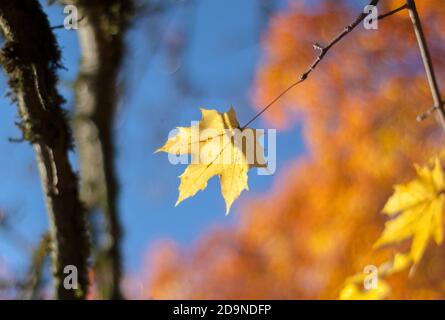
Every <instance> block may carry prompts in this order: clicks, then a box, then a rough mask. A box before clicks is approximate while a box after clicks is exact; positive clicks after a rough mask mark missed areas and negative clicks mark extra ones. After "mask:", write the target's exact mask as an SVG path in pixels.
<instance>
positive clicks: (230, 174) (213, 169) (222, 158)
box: [157, 108, 265, 214]
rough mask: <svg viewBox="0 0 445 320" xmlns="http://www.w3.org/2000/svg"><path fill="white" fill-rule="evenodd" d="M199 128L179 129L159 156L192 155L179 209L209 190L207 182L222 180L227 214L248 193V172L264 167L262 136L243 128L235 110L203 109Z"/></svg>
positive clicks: (180, 194)
mask: <svg viewBox="0 0 445 320" xmlns="http://www.w3.org/2000/svg"><path fill="white" fill-rule="evenodd" d="M201 113H202V119H201V121H200V122H199V124H198V125H197V126H192V127H187V128H186V127H179V128H177V129H178V132H177V134H176V135H175V136H174V137H172V138H170V139H168V140H167V142H166V144H165V145H164V146H163V147H161V148H159V149H158V150H157V152H159V151H162V152H167V153H170V154H176V155H181V154H191V155H192V157H191V163H190V164H189V165H188V167H187V168H186V169H185V171H184V172H183V173H182V174H181V176H180V179H181V184H180V185H179V197H178V200H177V202H176V205H178V204H179V203H181V202H182V201H183V200H185V199H187V198H189V197H192V196H194V195H195V194H196V193H197V192H198V191H200V190H204V189H205V188H206V187H207V181H208V180H210V179H211V178H212V177H214V176H219V178H220V183H221V193H222V195H223V198H224V200H225V203H226V214H228V213H229V211H230V207H231V205H232V203H233V201H234V200H235V199H236V198H238V197H239V195H240V194H241V192H242V191H243V190H245V189H246V190H247V189H248V185H247V179H248V178H247V172H248V170H249V169H250V168H251V167H265V160H264V154H263V153H264V151H263V148H262V146H261V145H260V144H259V143H258V138H259V137H260V135H259V132H257V130H255V129H250V128H240V125H239V123H238V120H237V118H236V114H235V110H234V109H233V108H230V110H229V111H228V112H224V113H220V112H218V111H216V110H207V109H201Z"/></svg>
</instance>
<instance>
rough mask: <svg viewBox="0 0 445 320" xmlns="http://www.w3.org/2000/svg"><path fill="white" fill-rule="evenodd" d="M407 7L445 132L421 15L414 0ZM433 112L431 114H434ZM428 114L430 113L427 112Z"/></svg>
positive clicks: (440, 102)
mask: <svg viewBox="0 0 445 320" xmlns="http://www.w3.org/2000/svg"><path fill="white" fill-rule="evenodd" d="M406 5H407V7H408V11H409V15H410V17H411V21H412V23H413V27H414V32H415V34H416V38H417V43H418V45H419V49H420V54H421V57H422V61H423V65H424V67H425V72H426V76H427V79H428V83H429V86H430V90H431V95H432V98H433V102H434V105H433V109H431V110H432V111H434V110H438V111H439V116H438V121H439V122H440V124H441V125H442V128H443V129H444V130H445V110H444V103H443V100H442V96H441V94H440V89H439V85H438V83H437V79H436V74H435V72H434V67H433V63H432V59H431V54H430V52H429V49H428V44H427V42H426V38H425V34H424V32H423V28H422V23H421V21H420V17H419V13H418V11H417V8H416V3H415V1H414V0H407V1H406ZM432 111H431V112H430V113H432ZM427 113H428V112H427Z"/></svg>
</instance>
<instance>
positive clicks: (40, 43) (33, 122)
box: [0, 0, 89, 299]
mask: <svg viewBox="0 0 445 320" xmlns="http://www.w3.org/2000/svg"><path fill="white" fill-rule="evenodd" d="M0 28H1V31H2V33H3V35H4V40H5V42H4V46H3V49H2V51H1V53H0V62H1V64H2V65H3V67H4V69H5V72H6V74H7V76H8V77H9V85H10V87H11V90H12V93H13V99H14V101H15V102H17V104H18V107H19V115H20V117H21V120H22V123H21V128H22V131H23V136H24V138H25V139H26V140H28V141H30V142H31V143H32V145H33V147H34V150H35V153H36V158H37V164H38V169H39V172H40V179H41V183H42V187H43V191H44V195H45V201H46V207H47V210H48V217H49V225H50V234H51V249H52V261H53V274H54V282H55V297H56V298H60V299H82V298H84V297H85V295H86V293H87V289H88V276H87V258H88V254H89V241H88V232H87V226H86V221H85V215H84V208H83V206H82V203H81V202H80V200H79V196H78V186H77V177H76V175H75V174H74V172H73V170H72V168H71V165H70V163H69V160H68V152H69V150H70V148H71V146H72V141H71V132H70V130H69V127H68V124H67V121H66V118H65V115H64V112H63V110H62V109H61V105H62V104H63V102H64V101H63V98H62V97H61V96H60V95H59V94H58V92H57V89H56V83H57V76H56V70H57V69H58V68H59V67H60V51H59V49H58V46H57V43H56V40H55V37H54V35H53V33H52V31H51V28H50V25H49V22H48V19H47V17H46V15H45V13H44V12H43V11H42V8H41V6H40V4H39V2H38V1H37V0H14V1H11V0H0ZM66 266H75V267H76V268H77V274H78V287H77V290H76V289H66V288H65V286H64V281H63V280H64V278H65V276H67V274H64V268H65V267H66Z"/></svg>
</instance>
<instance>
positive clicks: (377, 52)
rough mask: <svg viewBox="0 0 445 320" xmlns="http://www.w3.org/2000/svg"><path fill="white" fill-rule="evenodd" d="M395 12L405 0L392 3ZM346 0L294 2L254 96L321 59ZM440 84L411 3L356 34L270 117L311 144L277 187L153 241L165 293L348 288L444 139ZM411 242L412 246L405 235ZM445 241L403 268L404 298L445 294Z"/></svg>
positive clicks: (268, 294) (436, 46) (428, 4)
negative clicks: (195, 237)
mask: <svg viewBox="0 0 445 320" xmlns="http://www.w3.org/2000/svg"><path fill="white" fill-rule="evenodd" d="M382 5H383V7H384V8H386V9H387V10H389V9H393V8H395V7H398V6H400V5H403V2H402V1H384V2H383V3H382ZM418 7H419V11H420V12H421V15H422V17H423V20H424V25H425V28H426V33H427V35H428V41H429V43H430V45H431V49H432V53H433V59H434V63H435V65H436V68H437V70H438V75H439V78H440V81H441V82H442V83H443V81H444V80H445V79H444V77H443V75H444V71H445V69H444V67H445V66H444V63H445V60H444V59H443V57H444V54H445V46H444V43H445V42H444V41H445V32H444V30H445V25H444V18H445V6H444V5H443V3H442V2H441V1H421V2H419V3H418ZM355 12H356V10H353V9H351V6H349V5H348V4H347V3H346V1H338V2H337V1H336V5H335V6H333V5H332V1H322V2H321V3H320V5H319V6H318V5H317V6H316V8H312V7H310V6H305V5H304V4H302V3H299V2H297V1H290V3H289V9H288V10H286V11H284V12H281V13H278V14H276V15H275V16H274V17H273V19H272V21H271V23H270V26H269V28H268V30H267V32H266V34H265V35H264V45H263V46H264V51H265V56H264V63H263V65H261V67H260V69H259V70H258V73H257V77H256V82H255V86H254V88H253V99H254V101H255V102H256V104H257V105H259V106H261V105H265V104H266V103H267V102H269V101H271V100H272V99H273V98H274V97H275V96H277V95H278V94H279V93H280V92H281V91H282V90H283V88H286V86H287V85H289V84H290V83H292V82H293V81H295V79H296V77H297V76H298V74H299V73H301V72H302V71H303V70H305V68H306V67H307V66H308V65H309V64H310V63H311V61H312V60H313V58H314V51H313V49H312V44H313V43H314V41H320V43H322V44H323V42H326V41H328V39H330V38H331V37H332V36H333V34H334V33H335V32H336V31H337V30H339V29H340V28H342V26H345V25H347V24H348V23H349V22H350V21H352V19H353V17H354V15H355V14H356V13H355ZM431 104H432V102H431V98H430V94H429V88H428V86H427V82H426V80H425V75H424V70H423V68H422V65H421V63H420V60H419V55H418V51H417V47H416V42H415V37H414V34H413V31H412V26H411V24H410V22H409V19H408V17H407V15H406V13H400V14H398V15H395V16H393V17H391V18H390V19H386V20H383V21H381V22H380V25H379V30H378V31H376V32H375V31H363V30H359V31H357V32H354V33H353V34H352V35H351V36H350V38H349V39H348V40H346V41H344V42H342V43H341V44H339V45H338V47H337V48H336V49H335V50H332V52H330V56H329V57H328V58H327V59H326V60H325V61H323V65H322V66H321V67H320V69H318V70H317V71H316V72H315V74H313V75H312V77H311V78H310V79H309V80H308V81H307V82H305V83H303V84H302V85H301V86H300V87H299V88H297V89H295V90H293V91H292V92H291V93H290V94H289V95H288V96H286V97H285V98H283V99H282V100H281V102H280V103H279V105H278V106H275V107H274V108H273V109H272V110H270V111H269V112H268V113H267V114H266V115H265V117H267V119H268V120H269V121H270V122H269V123H270V125H271V126H278V127H280V128H282V129H285V128H286V126H287V125H289V123H292V122H294V121H301V123H302V124H303V128H304V129H303V132H304V137H305V141H306V143H307V148H308V153H307V154H306V155H305V156H303V157H301V158H299V159H295V161H294V163H293V164H292V166H290V167H289V168H288V169H287V172H286V173H285V174H282V175H281V176H279V177H277V178H276V182H275V186H274V188H273V190H272V191H271V192H270V193H269V194H265V195H263V196H261V197H258V198H257V199H253V200H251V201H245V202H244V206H243V208H242V210H240V211H241V212H237V213H236V214H240V215H242V217H243V218H242V222H241V223H240V224H239V225H238V226H236V227H234V228H232V229H230V230H226V229H218V228H217V229H215V230H212V231H209V232H208V233H207V235H205V236H204V237H203V238H202V239H201V241H200V242H199V244H197V245H196V246H195V247H192V248H190V247H186V248H184V247H179V246H177V245H175V244H174V243H164V244H162V245H160V246H159V247H156V248H155V249H154V250H153V253H152V256H151V257H150V259H148V261H151V263H154V265H155V271H154V272H153V274H152V275H151V276H150V278H149V279H150V282H151V284H152V287H151V288H150V291H149V292H150V294H151V296H152V297H154V298H160V299H165V298H183V299H184V298H188V299H230V298H246V299H248V298H252V299H254V298H255V299H256V298H260V299H265V298H280V299H295V298H303V299H310V298H312V299H313V298H323V299H326V298H329V299H331V298H336V297H337V296H338V293H339V289H340V288H341V287H342V284H343V283H344V281H345V279H346V278H347V277H348V276H350V275H351V274H354V273H357V272H360V271H361V270H363V268H364V267H365V266H366V265H370V264H375V265H378V264H379V263H381V262H383V261H384V260H385V259H388V256H389V255H390V254H391V249H389V250H377V251H375V250H373V248H372V246H373V243H374V242H375V241H376V239H377V238H378V237H379V234H380V233H381V232H382V230H383V226H384V222H385V218H384V217H383V215H382V214H381V213H380V212H381V209H382V207H383V205H384V203H385V201H386V199H387V198H388V197H389V195H390V194H391V193H392V186H393V185H394V184H396V183H398V182H405V181H407V179H410V178H412V177H413V176H414V170H413V167H412V163H423V162H425V161H427V160H428V158H429V157H430V156H431V154H435V153H437V152H438V151H440V150H441V149H442V148H443V142H444V139H443V133H442V132H441V131H440V127H439V126H438V125H437V124H436V122H434V121H433V120H432V119H428V120H427V121H424V122H422V123H417V122H416V121H415V119H416V116H417V115H419V114H420V113H422V112H423V111H425V109H428V108H429V107H430V106H431ZM402 245H403V244H402ZM444 258H445V257H444V255H443V248H441V247H439V248H437V247H435V248H433V246H430V248H429V250H428V251H427V253H426V255H425V257H424V259H423V261H422V263H421V265H420V266H418V268H417V270H416V272H415V273H414V275H412V276H411V277H408V274H407V272H404V273H403V274H400V275H397V276H393V277H391V278H390V283H391V285H392V287H393V292H392V294H391V296H390V297H391V298H393V299H419V298H428V299H441V298H444V289H445V287H444V285H445V283H444V281H443V274H444V263H445V261H444Z"/></svg>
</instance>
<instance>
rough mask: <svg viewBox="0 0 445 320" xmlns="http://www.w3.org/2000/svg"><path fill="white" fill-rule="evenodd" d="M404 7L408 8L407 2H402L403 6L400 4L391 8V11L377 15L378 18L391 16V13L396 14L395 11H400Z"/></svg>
mask: <svg viewBox="0 0 445 320" xmlns="http://www.w3.org/2000/svg"><path fill="white" fill-rule="evenodd" d="M404 9H408V5H407V4H404V5H403V6H400V7H398V8H397V9H394V10H391V11H389V12H387V13H384V14H381V15H379V17H378V20H382V19H385V18H386V17H389V16H392V15H393V14H396V13H397V12H400V11H402V10H404Z"/></svg>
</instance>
